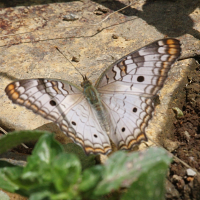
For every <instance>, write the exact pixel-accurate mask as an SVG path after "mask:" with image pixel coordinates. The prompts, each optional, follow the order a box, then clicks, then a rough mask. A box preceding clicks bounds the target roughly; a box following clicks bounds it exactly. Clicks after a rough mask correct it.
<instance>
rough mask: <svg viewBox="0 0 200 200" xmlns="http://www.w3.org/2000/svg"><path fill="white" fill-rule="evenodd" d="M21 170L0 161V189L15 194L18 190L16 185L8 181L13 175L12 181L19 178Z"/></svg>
mask: <svg viewBox="0 0 200 200" xmlns="http://www.w3.org/2000/svg"><path fill="white" fill-rule="evenodd" d="M22 170H23V168H22V167H19V166H15V165H12V164H10V163H8V162H5V161H0V188H2V189H4V190H6V191H9V192H15V191H16V190H18V189H19V185H18V183H16V182H15V181H12V180H10V178H9V177H10V176H12V175H14V177H15V178H14V179H16V178H17V177H19V176H20V174H21V172H22Z"/></svg>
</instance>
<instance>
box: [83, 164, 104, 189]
mask: <svg viewBox="0 0 200 200" xmlns="http://www.w3.org/2000/svg"><path fill="white" fill-rule="evenodd" d="M103 170H104V167H103V166H101V165H97V166H94V167H91V168H89V169H86V170H85V171H83V175H82V181H81V183H80V186H79V189H80V190H81V191H87V190H90V189H91V188H94V187H96V185H97V184H98V182H99V181H100V180H101V179H102V173H103Z"/></svg>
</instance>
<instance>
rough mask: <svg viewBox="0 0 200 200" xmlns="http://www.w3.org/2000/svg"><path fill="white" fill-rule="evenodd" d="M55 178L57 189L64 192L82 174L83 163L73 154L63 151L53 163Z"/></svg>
mask: <svg viewBox="0 0 200 200" xmlns="http://www.w3.org/2000/svg"><path fill="white" fill-rule="evenodd" d="M52 168H53V169H54V171H53V179H54V184H55V187H56V189H57V191H60V192H63V191H66V190H67V189H70V187H71V185H74V184H76V183H77V181H78V179H79V177H80V175H81V164H80V161H79V160H78V158H77V157H76V156H75V155H73V154H67V153H61V154H59V155H58V157H56V158H55V159H54V160H53V163H52Z"/></svg>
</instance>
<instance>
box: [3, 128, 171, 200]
mask: <svg viewBox="0 0 200 200" xmlns="http://www.w3.org/2000/svg"><path fill="white" fill-rule="evenodd" d="M34 132H35V131H30V132H29V131H26V132H25V131H24V132H18V133H17V135H18V137H19V138H20V137H25V136H24V135H25V134H26V139H24V140H23V139H18V140H17V143H19V142H22V140H23V142H24V141H27V135H30V137H32V135H34ZM35 135H37V137H39V136H41V135H42V136H41V137H40V139H39V141H38V142H37V144H36V146H35V148H34V150H33V152H32V155H31V156H29V157H28V159H27V165H26V166H25V167H21V166H15V165H12V164H10V163H8V162H5V161H0V188H2V189H4V190H7V191H9V192H15V193H18V194H21V195H23V196H26V197H29V200H44V199H49V200H67V199H69V200H82V199H103V198H104V199H105V198H106V199H120V200H125V199H126V200H133V199H134V200H141V199H146V200H151V199H152V200H162V199H164V194H165V190H164V188H165V187H164V186H165V176H166V172H167V168H168V165H169V164H170V162H171V158H170V156H169V155H168V154H167V152H166V151H165V150H164V149H162V148H149V149H148V150H146V151H142V152H131V153H127V152H124V151H118V152H115V153H113V154H112V155H111V156H110V157H109V159H108V160H107V162H106V163H105V165H94V164H95V161H94V157H95V156H93V155H92V156H86V155H85V154H84V152H83V151H82V150H80V148H77V146H73V149H74V152H75V153H76V155H75V154H73V153H69V151H72V148H71V147H72V146H71V144H69V145H66V146H65V147H63V146H62V145H61V144H60V143H59V142H58V141H56V140H55V139H54V135H53V134H49V133H44V132H42V131H36V132H35ZM12 136H13V137H16V133H10V134H9V135H7V136H4V137H3V138H1V139H0V146H1V144H2V142H5V141H7V142H8V143H9V140H11V138H12ZM8 137H9V138H10V139H8ZM11 141H13V140H11ZM13 145H14V144H12V145H9V148H10V147H12V146H13ZM3 148H4V149H3V151H5V147H3ZM76 149H78V151H77V150H76ZM67 151H68V152H67ZM0 152H1V153H2V150H1V149H0ZM77 152H78V153H77ZM122 188H123V189H124V191H123V192H122V191H121V190H122Z"/></svg>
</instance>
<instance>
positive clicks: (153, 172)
mask: <svg viewBox="0 0 200 200" xmlns="http://www.w3.org/2000/svg"><path fill="white" fill-rule="evenodd" d="M167 169H168V166H167V165H166V164H165V163H163V162H158V163H157V164H156V165H155V166H153V167H152V168H149V170H148V171H146V172H145V173H142V174H141V175H140V177H139V178H138V179H137V181H135V182H133V184H132V185H131V187H130V188H129V189H128V191H127V193H125V194H124V195H123V196H122V198H121V200H133V199H134V200H141V199H148V200H164V199H165V198H164V195H165V178H166V174H167Z"/></svg>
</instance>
